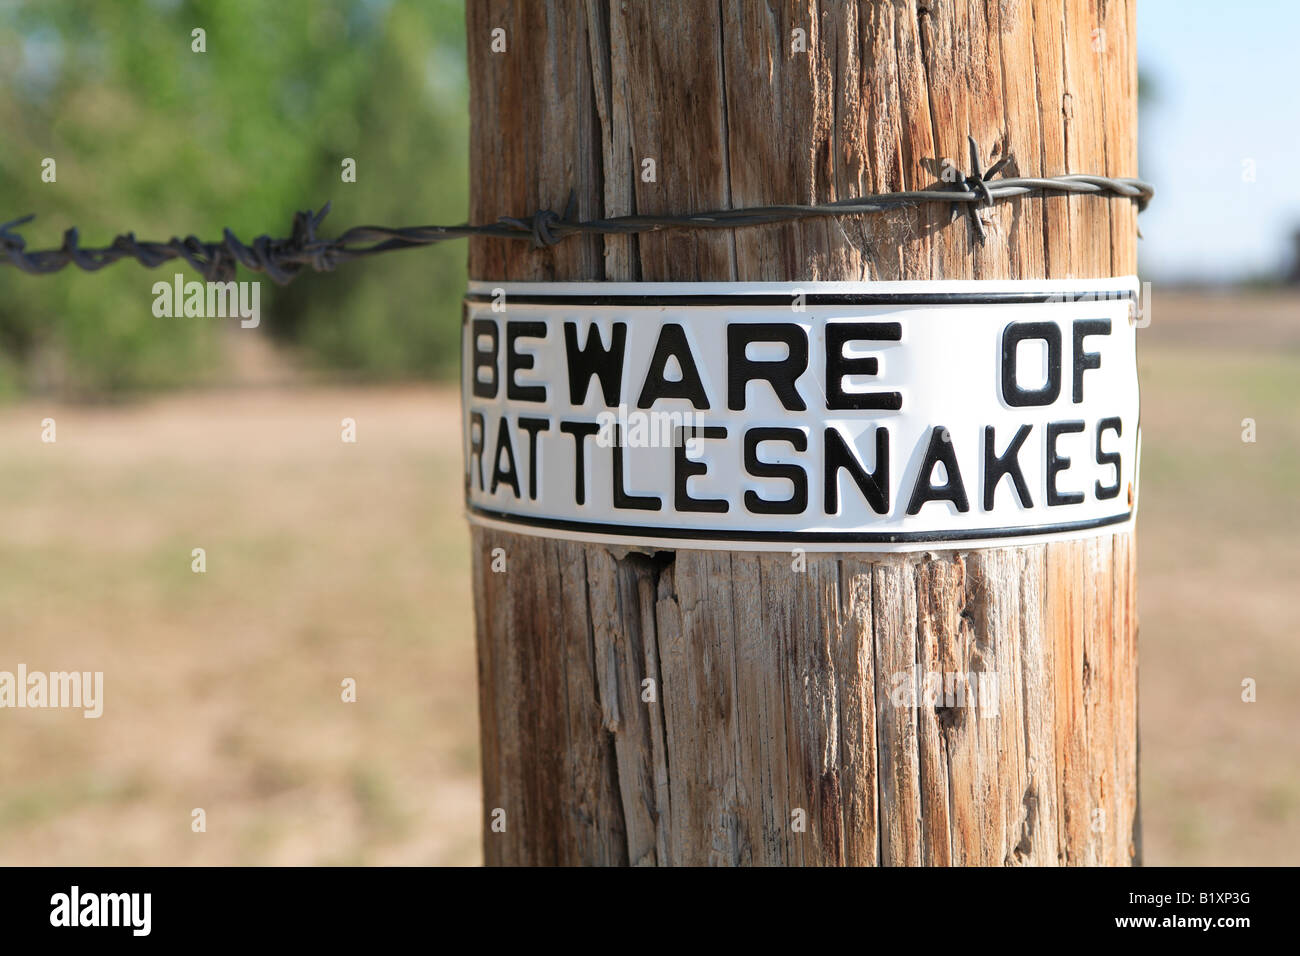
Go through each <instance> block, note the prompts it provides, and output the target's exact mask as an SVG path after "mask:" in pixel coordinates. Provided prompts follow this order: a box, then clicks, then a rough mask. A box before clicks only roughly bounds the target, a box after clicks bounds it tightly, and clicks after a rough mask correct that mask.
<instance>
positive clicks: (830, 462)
mask: <svg viewBox="0 0 1300 956" xmlns="http://www.w3.org/2000/svg"><path fill="white" fill-rule="evenodd" d="M822 451H823V459H824V461H825V469H826V470H825V480H824V484H823V508H824V509H825V511H826V513H827V514H828V515H834V514H839V512H840V493H839V478H840V469H841V468H843V469H845V470H847V471H848V473H849V474H850V475H851V476H852V477H853V480H854V481H855V482H857V485H858V490H859V491H861V492H862V497H863V498H865V499H866V501H867V504H869V505H871V510H872V511H874V512H876V514H882V515H883V514H885V513H886V512H887V511H889V429H887V428H885V427H884V426H883V425H882V426H880V427H878V428H877V429H876V470H875V471H874V472H868V471H867V470H866V468H865V467H864V466H863V465H862V463H861V462H859V461H858V459H857V456H856V455H855V454H854V453H853V451H851V450H850V449H849V446H848V445H847V444H846V443H845V441H844V438H843V436H841V435H840V433H839V432H838V431H836V430H835V429H834V428H827V429H826V430H825V432H823V434H822Z"/></svg>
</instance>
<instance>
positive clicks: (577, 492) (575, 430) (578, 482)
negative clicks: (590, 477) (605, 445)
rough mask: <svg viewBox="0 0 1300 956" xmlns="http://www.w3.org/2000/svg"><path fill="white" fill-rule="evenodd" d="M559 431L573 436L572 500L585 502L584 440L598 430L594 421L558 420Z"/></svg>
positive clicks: (585, 468) (585, 465)
mask: <svg viewBox="0 0 1300 956" xmlns="http://www.w3.org/2000/svg"><path fill="white" fill-rule="evenodd" d="M560 431H562V432H564V433H565V434H566V435H572V436H573V502H574V504H579V505H585V504H586V503H587V456H586V454H585V451H586V442H587V439H588V438H590V437H591V436H592V435H594V434H596V433H597V432H598V431H600V426H599V425H597V424H596V423H595V422H560Z"/></svg>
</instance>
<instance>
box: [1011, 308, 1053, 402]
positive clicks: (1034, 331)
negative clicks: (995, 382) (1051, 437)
mask: <svg viewBox="0 0 1300 956" xmlns="http://www.w3.org/2000/svg"><path fill="white" fill-rule="evenodd" d="M1031 339H1042V340H1043V341H1044V342H1046V343H1047V382H1046V383H1045V384H1044V385H1043V387H1042V388H1037V389H1024V388H1021V387H1020V384H1019V383H1018V382H1017V381H1016V346H1018V345H1019V344H1020V343H1021V342H1024V341H1026V340H1031ZM1060 394H1061V329H1060V327H1059V326H1058V325H1057V324H1056V323H1055V322H1012V323H1011V324H1010V325H1008V326H1007V327H1006V328H1005V329H1003V331H1002V399H1003V401H1005V402H1006V403H1007V404H1008V405H1010V406H1011V407H1012V408H1023V407H1024V406H1026V405H1050V404H1052V402H1054V401H1056V399H1057V398H1058V397H1059V396H1060Z"/></svg>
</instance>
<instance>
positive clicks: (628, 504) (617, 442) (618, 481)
mask: <svg viewBox="0 0 1300 956" xmlns="http://www.w3.org/2000/svg"><path fill="white" fill-rule="evenodd" d="M613 452H614V507H615V508H630V509H635V510H637V511H658V510H659V509H660V508H662V507H663V502H662V501H661V500H660V499H659V498H656V497H655V496H654V495H629V494H628V493H627V492H626V491H624V490H623V426H622V425H615V426H614V448H613Z"/></svg>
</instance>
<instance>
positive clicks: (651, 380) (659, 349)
mask: <svg viewBox="0 0 1300 956" xmlns="http://www.w3.org/2000/svg"><path fill="white" fill-rule="evenodd" d="M673 357H675V358H676V359H677V364H678V365H679V366H680V367H681V370H682V377H681V379H680V381H676V382H670V381H668V379H666V378H664V370H665V366H666V365H667V364H668V359H669V358H673ZM661 398H685V399H687V400H688V401H690V403H691V404H692V405H694V406H695V407H696V408H708V407H709V399H708V397H707V396H706V395H705V394H704V383H703V382H701V381H700V371H699V369H698V368H696V367H695V358H694V356H692V355H691V347H690V345H688V344H687V342H686V331H685V329H683V328H682V327H681V326H680V325H678V324H677V323H676V322H669V323H667V324H665V325H664V327H663V328H662V329H660V330H659V341H658V342H656V343H655V353H654V356H653V357H652V358H651V359H650V369H649V371H648V372H646V378H645V385H644V386H642V388H641V397H640V398H639V399H637V403H636V407H637V408H649V407H650V406H651V405H653V404H654V403H655V402H656V401H658V400H659V399H661Z"/></svg>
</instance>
